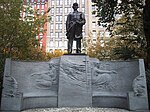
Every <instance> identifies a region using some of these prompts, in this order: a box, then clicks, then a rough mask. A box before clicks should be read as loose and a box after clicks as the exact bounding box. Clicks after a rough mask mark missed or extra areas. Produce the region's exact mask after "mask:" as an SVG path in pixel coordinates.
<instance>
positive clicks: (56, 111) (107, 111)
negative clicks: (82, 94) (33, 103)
mask: <svg viewBox="0 0 150 112" xmlns="http://www.w3.org/2000/svg"><path fill="white" fill-rule="evenodd" d="M22 112H131V111H128V110H124V109H115V108H47V109H30V110H25V111H22Z"/></svg>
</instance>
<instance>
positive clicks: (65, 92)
mask: <svg viewBox="0 0 150 112" xmlns="http://www.w3.org/2000/svg"><path fill="white" fill-rule="evenodd" d="M73 9H74V12H72V13H70V14H69V15H68V17H67V22H66V27H67V28H66V29H67V38H68V53H69V54H71V53H72V44H73V40H75V41H76V42H77V46H76V47H77V49H76V53H77V55H64V56H61V57H59V58H53V59H51V60H49V61H47V62H29V61H28V62H27V61H15V60H11V59H6V62H5V71H4V78H3V90H2V100H1V112H20V111H21V110H25V109H31V108H50V107H53V108H54V107H104V108H109V107H111V108H123V109H129V110H134V111H136V110H148V97H147V85H146V76H145V68H144V61H143V59H139V60H132V61H99V60H98V59H96V58H90V57H88V56H86V55H78V54H80V53H81V39H82V26H83V25H84V24H85V16H84V14H83V13H82V12H78V11H77V9H78V4H77V3H74V4H73Z"/></svg>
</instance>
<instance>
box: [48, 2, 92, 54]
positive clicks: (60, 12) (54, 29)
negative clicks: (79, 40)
mask: <svg viewBox="0 0 150 112" xmlns="http://www.w3.org/2000/svg"><path fill="white" fill-rule="evenodd" d="M75 2H77V3H78V4H79V9H78V10H79V11H82V12H83V13H84V14H85V18H86V24H85V25H84V26H83V37H84V38H86V37H87V36H88V33H89V31H91V25H92V22H91V21H92V20H91V19H92V18H91V16H92V13H91V3H92V2H91V1H88V0H49V1H48V6H49V7H51V12H50V16H51V17H52V19H51V21H50V23H48V27H47V47H46V51H47V52H52V51H54V50H55V49H60V50H62V51H67V41H68V40H67V37H66V19H67V15H68V14H69V13H70V12H72V11H73V9H72V5H73V3H75ZM75 44H76V43H75V42H74V43H73V49H75Z"/></svg>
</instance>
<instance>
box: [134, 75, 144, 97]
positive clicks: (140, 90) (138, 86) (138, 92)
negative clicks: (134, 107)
mask: <svg viewBox="0 0 150 112" xmlns="http://www.w3.org/2000/svg"><path fill="white" fill-rule="evenodd" d="M144 79H145V78H144V76H142V75H139V76H137V77H136V78H135V79H134V80H133V85H132V86H133V91H134V95H135V96H146V85H145V83H146V82H145V81H144Z"/></svg>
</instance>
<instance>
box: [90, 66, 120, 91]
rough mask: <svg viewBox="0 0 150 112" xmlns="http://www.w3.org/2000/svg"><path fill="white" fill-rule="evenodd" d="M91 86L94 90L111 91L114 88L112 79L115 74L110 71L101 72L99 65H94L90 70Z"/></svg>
mask: <svg viewBox="0 0 150 112" xmlns="http://www.w3.org/2000/svg"><path fill="white" fill-rule="evenodd" d="M92 71H93V72H92V86H93V88H95V90H113V89H115V88H116V84H115V82H113V79H114V77H115V76H116V74H117V72H116V71H112V70H101V69H100V66H99V64H96V65H95V67H94V68H93V70H92Z"/></svg>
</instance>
